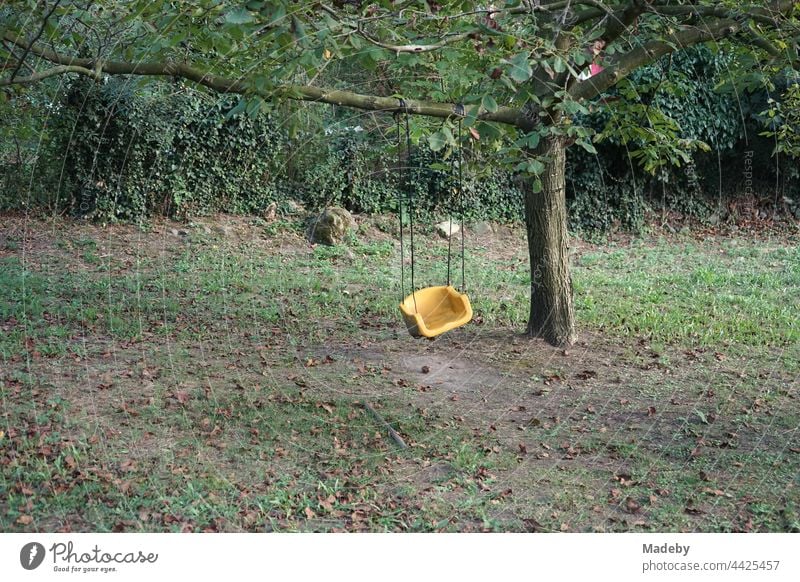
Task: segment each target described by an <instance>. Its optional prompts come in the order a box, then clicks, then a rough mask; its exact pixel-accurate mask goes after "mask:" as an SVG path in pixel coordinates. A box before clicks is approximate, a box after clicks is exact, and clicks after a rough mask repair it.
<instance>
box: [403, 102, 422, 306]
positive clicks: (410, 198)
mask: <svg viewBox="0 0 800 582" xmlns="http://www.w3.org/2000/svg"><path fill="white" fill-rule="evenodd" d="M403 110H404V117H405V121H406V158H407V159H408V164H409V166H410V165H411V129H410V128H409V125H408V109H407V108H406V106H405V102H403ZM401 220H402V217H401ZM408 230H409V231H410V232H411V237H410V238H411V296H412V297H413V298H414V311H415V312H417V313H419V310H418V309H417V286H416V284H415V283H414V188H413V185H409V187H408Z"/></svg>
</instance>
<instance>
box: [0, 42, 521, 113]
mask: <svg viewBox="0 0 800 582" xmlns="http://www.w3.org/2000/svg"><path fill="white" fill-rule="evenodd" d="M5 39H6V40H7V41H8V42H11V43H13V44H16V45H18V46H19V44H20V43H22V42H24V41H23V40H22V39H21V38H20V37H18V36H16V35H14V34H12V33H6V35H5ZM30 50H31V52H33V53H34V54H36V55H37V56H39V57H41V58H42V59H44V60H46V61H49V62H51V63H54V64H57V65H63V66H66V67H77V68H74V69H70V70H66V69H65V70H62V71H61V72H62V73H67V72H73V73H80V74H87V71H88V72H89V73H91V75H90V76H92V77H95V78H96V74H95V72H96V71H97V68H98V64H101V65H102V72H103V73H106V74H109V75H145V76H163V77H176V78H183V79H187V80H189V81H193V82H195V83H198V84H200V85H203V86H205V87H208V88H209V89H213V90H214V91H216V92H218V93H237V94H255V95H259V96H260V97H263V98H271V97H274V95H275V94H282V95H285V96H287V97H289V98H291V99H295V100H299V101H315V102H320V103H328V104H331V105H343V106H347V107H353V108H356V109H363V110H368V111H399V112H406V113H410V114H414V115H423V116H427V117H439V118H449V117H457V116H459V115H463V112H462V109H461V107H460V104H458V103H441V102H436V101H422V100H417V99H403V102H402V104H401V101H400V99H398V98H395V97H379V96H376V95H364V94H360V93H354V92H352V91H340V90H336V89H326V88H323V87H313V86H309V85H281V86H278V87H276V88H275V89H274V90H273V91H271V92H267V91H257V90H253V88H252V87H251V86H250V84H248V83H247V82H244V81H241V80H237V79H231V78H228V77H223V76H219V75H213V74H211V73H208V72H206V71H202V70H200V69H198V68H195V67H192V66H190V65H186V64H183V63H172V62H149V63H129V62H123V61H104V62H102V63H99V62H98V61H95V60H94V59H86V58H77V57H70V56H65V55H61V54H59V53H56V52H54V51H51V50H49V49H46V48H43V47H40V46H38V45H33V46H31V49H30ZM54 74H57V73H54ZM15 83H16V81H15V80H13V79H7V80H5V81H0V85H9V84H15ZM478 119H480V120H482V121H496V122H499V123H505V124H509V125H515V126H517V127H527V126H528V125H529V123H528V122H527V121H526V119H525V118H524V117H523V115H522V112H521V111H520V110H519V109H514V108H512V107H500V108H498V109H497V110H496V111H494V112H489V111H483V112H481V113H480V114H479V115H478Z"/></svg>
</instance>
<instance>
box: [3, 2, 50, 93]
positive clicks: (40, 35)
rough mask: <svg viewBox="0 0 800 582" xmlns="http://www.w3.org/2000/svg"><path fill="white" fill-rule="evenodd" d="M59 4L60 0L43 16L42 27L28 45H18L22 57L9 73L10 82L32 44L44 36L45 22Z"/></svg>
mask: <svg viewBox="0 0 800 582" xmlns="http://www.w3.org/2000/svg"><path fill="white" fill-rule="evenodd" d="M59 4H61V0H56V1H55V3H54V4H53V7H52V8H51V9H50V10H49V11H48V12H47V14H45V15H44V18H43V19H42V25H41V26H40V27H39V32H37V33H36V35H35V36H34V37H33V38H32V39H31V42H30V43H28V45H27V46H25V45H18V46H20V47H21V48H22V56H21V57H20V59H19V63H18V64H17V68H16V69H14V70H13V71H12V72H11V80H12V81H13V80H14V77H16V76H17V73H19V70H20V69H21V68H22V63H23V62H24V61H25V59H26V58H27V57H28V53H29V52H30V50H31V47H32V46H33V45H34V44H36V43H37V42H38V41H39V39H40V38H41V37H42V34H44V29H45V28H46V27H47V21H48V20H49V19H50V17H51V16H52V15H53V12H55V11H56V8H58V5H59Z"/></svg>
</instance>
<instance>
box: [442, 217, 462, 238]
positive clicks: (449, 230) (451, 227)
mask: <svg viewBox="0 0 800 582" xmlns="http://www.w3.org/2000/svg"><path fill="white" fill-rule="evenodd" d="M460 230H461V226H460V225H459V224H458V223H457V222H456V221H455V220H445V221H444V222H440V223H439V224H437V225H436V232H437V233H438V234H439V236H442V237H444V238H448V237H449V236H451V235H453V234H457V233H458V232H459V231H460Z"/></svg>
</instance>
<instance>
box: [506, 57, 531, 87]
mask: <svg viewBox="0 0 800 582" xmlns="http://www.w3.org/2000/svg"><path fill="white" fill-rule="evenodd" d="M508 64H510V65H511V68H510V69H509V71H508V74H509V76H510V77H511V78H512V79H514V80H515V81H516V82H517V83H524V82H525V81H527V80H528V79H530V78H531V76H533V69H532V68H531V65H530V63H529V62H528V53H519V54H518V55H516V56H515V57H514V58H512V59H511V60H510V61H508Z"/></svg>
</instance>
